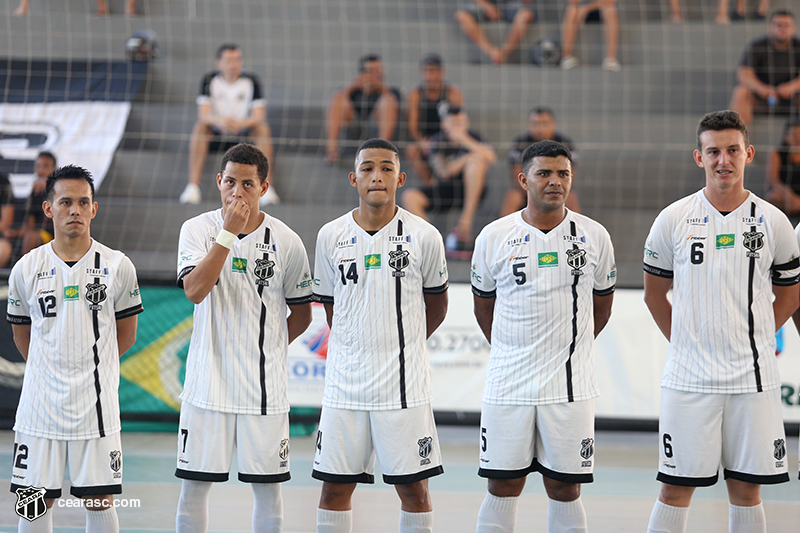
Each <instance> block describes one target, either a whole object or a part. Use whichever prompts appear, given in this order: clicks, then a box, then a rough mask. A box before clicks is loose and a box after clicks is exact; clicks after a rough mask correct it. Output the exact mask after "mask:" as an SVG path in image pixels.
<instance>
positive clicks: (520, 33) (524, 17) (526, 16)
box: [500, 8, 534, 61]
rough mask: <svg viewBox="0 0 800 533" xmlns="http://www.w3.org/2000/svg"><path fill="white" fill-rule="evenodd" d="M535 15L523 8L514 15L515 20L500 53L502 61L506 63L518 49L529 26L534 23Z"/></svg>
mask: <svg viewBox="0 0 800 533" xmlns="http://www.w3.org/2000/svg"><path fill="white" fill-rule="evenodd" d="M533 18H534V14H533V11H531V10H530V9H525V8H522V9H520V10H519V11H517V14H516V15H514V20H512V21H511V27H510V28H509V29H508V35H507V36H506V43H505V44H504V45H503V49H502V50H501V51H500V53H501V58H502V61H505V60H506V59H507V58H508V56H510V55H511V53H512V52H513V51H514V50H516V49H517V46H519V43H520V42H521V41H522V38H523V37H525V32H527V31H528V25H530V23H531V22H533Z"/></svg>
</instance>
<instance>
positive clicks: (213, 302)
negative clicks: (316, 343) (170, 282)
mask: <svg viewBox="0 0 800 533" xmlns="http://www.w3.org/2000/svg"><path fill="white" fill-rule="evenodd" d="M222 223H223V219H222V209H221V208H220V209H217V210H216V211H210V212H208V213H203V214H202V215H199V216H197V217H194V218H191V219H189V220H187V221H186V222H184V223H183V226H182V227H181V233H180V242H179V245H178V284H179V286H182V285H183V277H184V276H185V275H186V274H188V273H189V272H190V271H191V270H192V269H193V268H195V267H196V266H197V265H198V263H200V261H202V260H203V258H205V256H206V255H207V254H208V252H209V251H210V250H211V246H212V245H213V244H214V242H215V240H216V237H217V235H218V234H219V231H220V230H221V229H222ZM311 283H312V279H311V272H310V270H309V266H308V257H307V255H306V250H305V248H304V247H303V242H302V241H301V240H300V237H299V236H298V235H297V234H296V233H295V232H294V231H292V230H291V229H290V228H289V227H288V226H287V225H286V224H284V223H283V222H281V221H280V220H278V219H276V218H273V217H271V216H269V215H267V214H264V220H263V221H262V222H261V224H260V225H259V226H258V228H257V229H256V230H255V231H253V232H252V233H250V234H248V235H246V236H244V237H243V238H237V239H236V241H235V242H234V244H233V248H232V249H231V250H230V252H228V258H227V259H226V260H225V266H223V267H222V271H221V272H220V275H219V280H218V281H217V284H216V285H215V286H214V288H212V289H211V292H210V293H208V295H207V296H206V297H205V299H203V301H202V302H200V303H199V304H197V305H195V307H194V324H193V328H192V338H191V341H190V343H189V354H188V355H187V359H186V378H185V381H184V385H183V393H182V394H181V399H182V400H183V401H184V402H188V403H190V404H191V405H194V406H195V407H200V408H203V409H208V410H210V411H220V412H224V413H239V414H251V415H276V414H282V413H287V412H288V411H289V398H288V391H287V386H288V384H287V382H288V374H287V357H288V326H287V323H286V316H287V314H288V307H287V306H288V305H299V304H306V303H310V302H311Z"/></svg>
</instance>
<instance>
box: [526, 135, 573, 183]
mask: <svg viewBox="0 0 800 533" xmlns="http://www.w3.org/2000/svg"><path fill="white" fill-rule="evenodd" d="M561 156H564V157H566V158H567V160H568V161H569V163H570V165H571V164H572V152H570V151H569V148H567V147H566V146H564V145H563V144H561V143H559V142H556V141H539V142H535V143H533V144H532V145H530V146H528V147H527V148H526V149H525V151H524V152H523V153H522V172H524V173H525V174H526V175H527V174H528V171H529V170H530V169H531V165H532V164H533V158H535V157H561Z"/></svg>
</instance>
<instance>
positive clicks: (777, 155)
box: [766, 118, 800, 217]
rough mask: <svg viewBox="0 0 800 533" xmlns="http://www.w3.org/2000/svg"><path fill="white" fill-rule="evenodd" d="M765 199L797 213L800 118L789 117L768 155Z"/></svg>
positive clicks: (799, 207)
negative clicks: (781, 133)
mask: <svg viewBox="0 0 800 533" xmlns="http://www.w3.org/2000/svg"><path fill="white" fill-rule="evenodd" d="M767 188H768V190H769V192H768V193H767V195H766V199H767V201H768V202H770V203H771V204H773V205H775V206H776V207H777V208H778V209H780V210H781V211H783V212H784V213H786V215H788V216H790V217H791V216H797V215H800V118H793V119H790V120H789V122H787V123H786V128H785V129H784V130H783V140H782V142H781V144H780V146H778V147H777V148H773V149H772V150H770V152H769V157H768V158H767Z"/></svg>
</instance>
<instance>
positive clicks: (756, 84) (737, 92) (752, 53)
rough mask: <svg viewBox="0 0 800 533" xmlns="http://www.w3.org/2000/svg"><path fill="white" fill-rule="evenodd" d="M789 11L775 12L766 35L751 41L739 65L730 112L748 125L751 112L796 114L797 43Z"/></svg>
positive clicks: (799, 89)
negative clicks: (736, 114) (740, 117)
mask: <svg viewBox="0 0 800 533" xmlns="http://www.w3.org/2000/svg"><path fill="white" fill-rule="evenodd" d="M796 29H797V25H796V22H795V18H794V15H793V14H792V13H791V11H787V10H779V11H775V12H774V13H772V15H770V17H769V29H768V32H767V35H765V36H764V37H760V38H758V39H755V40H754V41H752V42H751V43H750V44H749V45H748V46H747V48H746V49H745V51H744V53H743V54H742V59H741V60H740V61H739V67H738V70H737V71H736V77H737V78H738V80H739V85H737V86H736V87H735V88H734V89H733V95H732V96H731V105H730V108H731V110H732V111H736V112H737V113H739V114H740V115H741V116H742V120H743V121H744V123H745V124H749V123H750V119H751V118H753V112H763V111H767V110H769V109H770V108H771V109H772V110H773V112H782V113H787V112H789V111H790V110H791V107H792V105H794V106H795V110H796V109H797V105H798V95H799V94H800V39H797V37H795V30H796Z"/></svg>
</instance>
